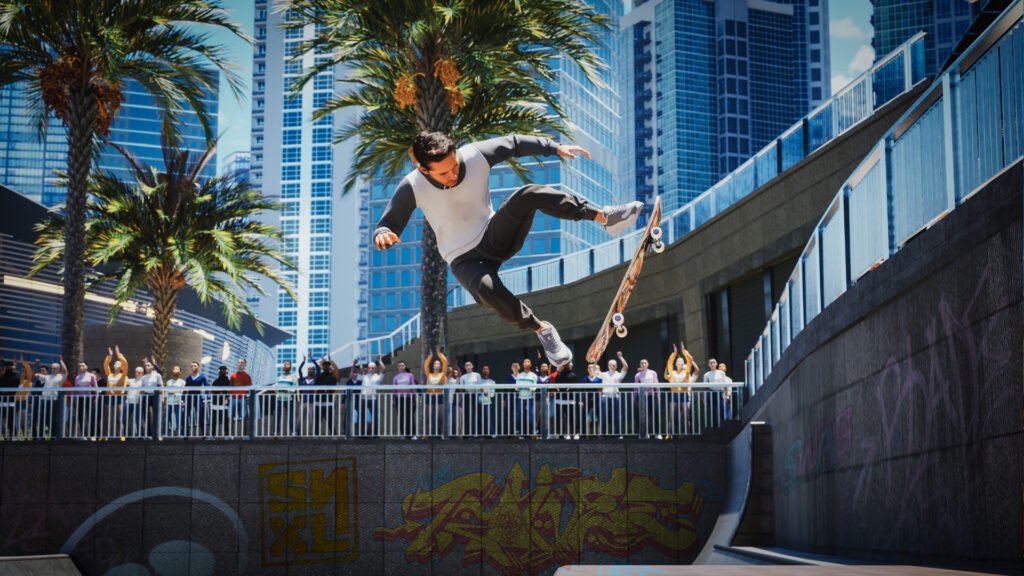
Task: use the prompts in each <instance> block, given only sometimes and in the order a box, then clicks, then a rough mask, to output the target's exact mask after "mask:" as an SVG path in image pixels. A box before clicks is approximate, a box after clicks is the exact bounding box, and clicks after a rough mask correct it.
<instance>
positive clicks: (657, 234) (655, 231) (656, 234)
mask: <svg viewBox="0 0 1024 576" xmlns="http://www.w3.org/2000/svg"><path fill="white" fill-rule="evenodd" d="M651 238H654V239H655V240H661V228H659V227H658V226H655V227H654V228H651Z"/></svg>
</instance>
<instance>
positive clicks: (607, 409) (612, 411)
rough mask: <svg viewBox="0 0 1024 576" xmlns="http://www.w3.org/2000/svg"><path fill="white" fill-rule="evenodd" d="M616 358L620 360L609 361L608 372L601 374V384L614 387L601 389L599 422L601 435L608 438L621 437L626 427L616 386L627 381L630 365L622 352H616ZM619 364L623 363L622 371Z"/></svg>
mask: <svg viewBox="0 0 1024 576" xmlns="http://www.w3.org/2000/svg"><path fill="white" fill-rule="evenodd" d="M615 357H616V358H618V359H619V360H618V362H616V361H615V360H609V361H608V370H606V371H604V372H601V382H602V383H604V384H612V386H605V387H603V388H601V405H600V417H599V418H598V421H599V422H600V424H601V434H604V435H606V436H608V435H611V434H618V435H619V436H620V437H621V436H622V433H623V431H624V427H623V422H622V414H621V412H620V401H619V388H618V386H615V385H616V384H621V383H622V381H623V380H625V378H626V371H627V370H629V363H628V362H626V359H625V358H624V357H623V356H622V352H621V351H618V352H616V353H615ZM619 362H622V370H619Z"/></svg>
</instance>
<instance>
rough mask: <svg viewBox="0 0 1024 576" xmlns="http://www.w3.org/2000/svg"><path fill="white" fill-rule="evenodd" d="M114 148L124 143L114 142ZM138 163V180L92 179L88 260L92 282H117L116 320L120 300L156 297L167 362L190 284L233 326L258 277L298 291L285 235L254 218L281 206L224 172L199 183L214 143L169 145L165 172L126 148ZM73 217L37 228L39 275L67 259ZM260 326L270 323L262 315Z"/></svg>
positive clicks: (161, 352) (156, 342)
mask: <svg viewBox="0 0 1024 576" xmlns="http://www.w3.org/2000/svg"><path fill="white" fill-rule="evenodd" d="M115 146H116V145H115ZM118 149H119V150H120V151H121V153H122V154H124V155H125V157H126V158H128V161H129V163H130V165H131V166H132V173H133V176H134V179H135V181H134V182H124V181H121V180H119V179H118V178H117V177H116V176H115V175H113V174H110V173H100V174H97V175H95V176H94V177H93V178H92V179H91V180H90V186H89V194H90V195H91V199H90V201H89V203H88V207H87V213H86V220H85V243H84V245H85V261H86V264H87V265H88V266H90V267H93V269H94V270H95V272H94V274H95V276H94V277H92V278H90V284H93V283H99V282H113V283H114V285H115V288H114V299H115V304H114V305H113V306H112V307H111V309H110V315H109V320H110V322H113V321H114V320H116V319H117V316H118V313H119V312H120V311H121V304H123V303H125V302H127V301H128V300H129V299H131V298H132V297H133V296H134V295H135V294H136V293H137V292H138V291H139V290H141V289H143V288H148V289H149V292H150V293H151V294H152V295H153V355H154V356H155V357H156V359H157V361H158V362H159V363H161V364H163V363H165V362H166V361H167V336H168V333H169V329H170V322H171V316H172V315H173V314H174V307H175V304H176V303H177V300H178V294H179V293H180V292H181V291H182V290H184V289H185V287H186V286H189V287H191V288H192V289H193V290H195V291H196V293H197V294H198V296H199V299H200V300H201V301H202V302H204V303H205V302H208V301H209V300H210V298H215V299H217V300H218V301H220V303H221V304H222V307H223V309H224V313H225V316H226V317H227V320H228V324H229V325H230V327H231V328H233V329H237V328H238V326H239V325H240V324H241V321H242V315H243V314H251V310H250V309H249V306H248V305H247V304H246V302H245V300H244V299H243V298H240V297H239V296H238V290H237V289H238V288H239V287H251V288H253V289H255V290H257V291H258V292H260V293H261V294H265V291H264V289H263V288H262V286H261V285H260V282H259V276H265V277H267V278H270V279H271V280H273V281H274V282H275V283H277V284H278V285H279V286H281V287H282V288H284V289H285V290H286V291H287V292H288V293H289V295H291V296H292V297H295V293H294V291H293V289H292V287H291V286H290V285H288V283H287V282H285V281H284V280H283V278H282V277H281V276H280V275H279V273H278V271H277V269H276V268H275V267H274V266H271V265H270V263H271V262H276V263H277V264H278V265H280V266H283V267H284V268H288V269H294V268H295V266H294V264H293V263H292V262H291V261H290V260H289V259H288V258H286V257H285V256H283V255H282V254H281V253H280V252H279V251H278V250H277V249H276V248H275V247H274V245H275V244H276V240H278V239H279V238H280V234H279V232H278V230H277V229H276V228H274V227H273V226H268V225H265V224H262V223H260V222H258V221H257V220H256V217H257V216H258V215H259V214H260V213H261V212H265V211H274V210H279V209H280V205H279V204H277V203H275V202H272V201H270V200H268V199H267V198H265V197H264V196H263V194H262V192H261V191H259V190H258V189H255V188H254V187H252V186H251V185H250V184H249V182H248V181H247V180H244V179H240V178H235V177H234V175H226V176H220V177H215V178H209V179H207V180H205V181H200V179H199V178H198V175H199V173H200V171H201V170H202V169H203V167H204V166H206V164H207V162H209V161H210V159H211V158H212V157H213V153H214V150H215V147H210V148H209V149H208V150H207V151H206V152H205V153H204V154H203V155H202V156H200V157H198V158H197V159H195V160H192V159H190V154H189V153H188V152H187V151H181V150H178V149H176V148H174V147H173V146H171V145H169V143H168V142H166V141H165V145H164V151H163V153H164V165H165V170H164V171H163V172H157V171H156V170H155V169H152V168H147V167H145V166H142V165H140V163H139V162H138V161H137V160H136V159H135V158H134V157H132V155H131V154H129V153H127V152H126V151H125V150H123V149H121V148H120V147H118ZM65 220H66V218H65V216H64V215H62V214H60V213H58V212H53V213H51V215H50V217H49V218H48V219H47V220H45V221H44V222H42V223H40V224H39V225H38V226H37V230H38V231H39V237H38V239H37V240H36V245H37V250H36V254H35V256H34V261H35V264H34V265H33V268H32V272H31V273H32V274H36V273H38V272H39V271H40V270H42V269H43V268H46V267H47V266H51V265H55V264H58V263H59V262H60V261H61V259H62V258H64V256H65V249H64V238H65V235H66V233H67V232H66V226H65V224H66V223H65ZM256 328H257V329H258V330H260V331H262V324H260V323H259V321H256Z"/></svg>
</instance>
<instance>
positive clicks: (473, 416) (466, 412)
mask: <svg viewBox="0 0 1024 576" xmlns="http://www.w3.org/2000/svg"><path fill="white" fill-rule="evenodd" d="M462 368H463V369H464V370H465V372H464V373H463V374H462V376H460V377H459V386H463V387H465V386H476V385H478V384H480V374H478V373H476V372H474V371H473V363H472V362H470V361H468V360H467V361H466V363H465V364H463V365H462ZM479 392H480V391H479V390H477V389H473V390H467V389H465V388H463V389H462V390H459V391H458V392H457V393H456V395H455V397H454V402H453V404H454V405H455V406H456V409H455V410H454V411H455V412H456V413H457V414H459V416H460V419H461V420H462V422H460V424H461V426H460V427H459V430H461V431H462V435H463V436H478V435H479V434H480V419H479V411H478V410H477V403H476V402H475V400H476V397H477V394H479Z"/></svg>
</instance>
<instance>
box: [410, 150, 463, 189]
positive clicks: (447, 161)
mask: <svg viewBox="0 0 1024 576" xmlns="http://www.w3.org/2000/svg"><path fill="white" fill-rule="evenodd" d="M419 170H420V172H423V173H424V174H426V175H427V176H430V177H431V178H432V179H433V180H434V181H435V182H437V183H438V184H440V185H442V186H447V187H449V188H450V187H452V186H455V185H456V184H457V183H458V182H459V159H458V158H457V157H456V156H455V152H452V153H451V154H449V155H447V156H445V157H444V158H443V159H441V160H438V161H437V162H431V163H430V164H427V165H426V166H423V165H420V168H419Z"/></svg>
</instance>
